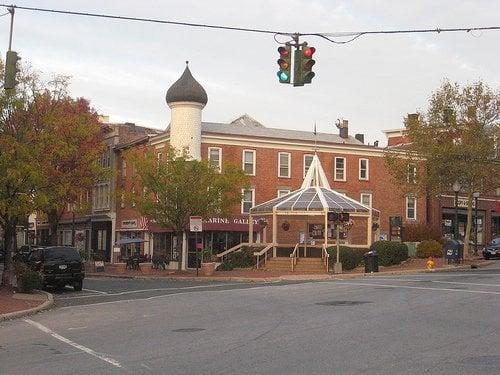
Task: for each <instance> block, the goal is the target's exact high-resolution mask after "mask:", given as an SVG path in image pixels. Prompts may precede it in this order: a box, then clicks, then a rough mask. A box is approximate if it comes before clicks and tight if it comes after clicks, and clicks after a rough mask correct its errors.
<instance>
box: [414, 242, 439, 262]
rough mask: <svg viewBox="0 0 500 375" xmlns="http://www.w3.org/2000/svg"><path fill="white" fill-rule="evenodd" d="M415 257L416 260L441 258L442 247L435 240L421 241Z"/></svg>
mask: <svg viewBox="0 0 500 375" xmlns="http://www.w3.org/2000/svg"><path fill="white" fill-rule="evenodd" d="M417 257H418V258H428V257H434V258H442V257H443V245H441V243H440V242H438V241H435V240H426V241H422V242H420V243H419V244H418V245H417Z"/></svg>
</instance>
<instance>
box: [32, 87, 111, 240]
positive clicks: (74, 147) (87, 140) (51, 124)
mask: <svg viewBox="0 0 500 375" xmlns="http://www.w3.org/2000/svg"><path fill="white" fill-rule="evenodd" d="M66 87H67V83H66V81H65V80H64V79H63V80H59V81H56V82H54V89H53V90H51V91H49V90H45V91H44V92H43V93H40V94H38V95H37V96H36V97H35V98H34V100H33V102H32V103H31V106H32V107H33V112H34V116H33V120H34V124H33V126H36V124H38V125H39V126H40V127H41V128H42V129H43V132H42V135H41V137H40V139H39V140H38V142H39V144H40V147H41V149H42V152H43V158H42V159H41V161H40V163H41V164H42V171H43V175H44V182H45V183H44V184H43V185H41V186H38V188H37V194H38V195H39V196H40V197H42V198H43V199H42V201H43V202H44V204H43V205H42V206H41V207H40V209H41V210H42V211H44V212H45V213H46V214H47V218H48V222H49V228H50V241H51V244H52V245H57V242H58V226H59V221H60V219H61V217H62V215H63V213H64V212H65V209H66V207H67V205H68V203H75V202H77V200H78V198H79V196H81V195H82V194H85V193H86V192H87V191H88V190H90V189H91V188H92V186H93V185H94V184H95V183H96V182H97V181H99V179H101V178H103V177H105V176H106V175H107V174H108V173H109V170H108V169H107V167H106V166H103V165H101V164H100V163H99V158H100V156H101V154H102V153H103V152H104V151H105V144H104V142H103V137H102V128H101V125H100V124H99V119H98V115H97V113H96V112H95V111H94V110H93V109H92V108H90V105H89V102H88V101H87V100H85V99H83V98H78V99H73V98H70V97H69V96H68V95H67V93H66Z"/></svg>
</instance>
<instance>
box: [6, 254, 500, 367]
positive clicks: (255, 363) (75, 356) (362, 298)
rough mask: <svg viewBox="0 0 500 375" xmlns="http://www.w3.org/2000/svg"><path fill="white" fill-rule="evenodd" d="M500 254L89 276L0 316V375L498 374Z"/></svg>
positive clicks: (499, 357) (499, 348)
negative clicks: (429, 263)
mask: <svg viewBox="0 0 500 375" xmlns="http://www.w3.org/2000/svg"><path fill="white" fill-rule="evenodd" d="M499 311H500V262H498V263H497V264H495V265H493V266H491V267H489V268H485V269H479V270H471V271H467V272H455V273H433V274H428V273H426V274H418V275H411V276H410V275H407V276H390V277H388V276H373V277H365V278H359V279H346V280H336V281H318V282H294V283H281V282H280V283H268V284H259V283H235V282H227V283H223V282H173V281H166V280H122V279H105V278H100V279H88V280H86V282H85V284H84V290H83V291H82V292H73V291H71V289H70V288H67V289H66V290H63V291H58V292H57V294H56V307H54V308H53V309H52V310H50V311H46V312H43V313H40V314H37V315H34V316H32V317H29V318H25V319H19V320H14V321H8V322H3V323H0V373H1V374H9V375H10V374H23V375H24V374H38V375H42V374H497V373H500V316H499Z"/></svg>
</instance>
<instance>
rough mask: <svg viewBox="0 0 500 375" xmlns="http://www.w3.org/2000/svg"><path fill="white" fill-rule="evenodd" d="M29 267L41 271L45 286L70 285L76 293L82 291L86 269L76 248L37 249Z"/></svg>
mask: <svg viewBox="0 0 500 375" xmlns="http://www.w3.org/2000/svg"><path fill="white" fill-rule="evenodd" d="M28 265H29V267H30V268H32V269H33V270H35V271H40V273H41V274H42V276H43V284H44V286H47V285H52V286H56V287H59V288H62V287H64V286H65V285H68V284H70V285H72V286H73V288H74V289H75V291H81V290H82V286H83V279H84V278H85V267H84V265H83V262H82V259H81V258H80V254H79V253H78V251H77V250H76V249H75V248H74V247H68V246H50V247H45V248H40V249H35V250H33V251H32V252H31V253H30V255H29V258H28Z"/></svg>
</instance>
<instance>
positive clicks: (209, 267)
mask: <svg viewBox="0 0 500 375" xmlns="http://www.w3.org/2000/svg"><path fill="white" fill-rule="evenodd" d="M214 273H215V262H211V263H202V264H201V274H202V275H204V276H212V275H213V274H214Z"/></svg>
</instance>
